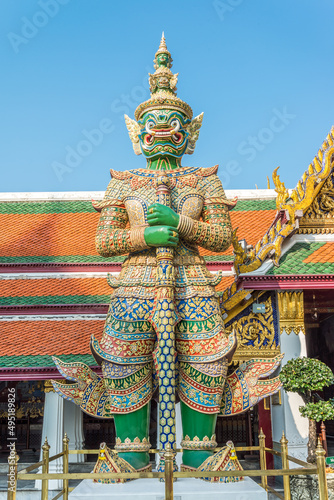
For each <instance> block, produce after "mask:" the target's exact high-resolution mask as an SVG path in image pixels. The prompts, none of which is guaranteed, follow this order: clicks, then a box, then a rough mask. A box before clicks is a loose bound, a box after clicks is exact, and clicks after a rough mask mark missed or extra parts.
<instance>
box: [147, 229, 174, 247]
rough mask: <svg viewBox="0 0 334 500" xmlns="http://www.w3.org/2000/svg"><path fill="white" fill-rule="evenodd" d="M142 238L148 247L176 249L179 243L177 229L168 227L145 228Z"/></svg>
mask: <svg viewBox="0 0 334 500" xmlns="http://www.w3.org/2000/svg"><path fill="white" fill-rule="evenodd" d="M144 238H145V242H146V244H147V245H148V246H150V247H176V245H177V244H178V242H179V234H178V232H177V229H175V227H170V226H153V227H146V228H145V232H144Z"/></svg>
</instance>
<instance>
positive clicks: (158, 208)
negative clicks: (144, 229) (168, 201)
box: [147, 203, 180, 227]
mask: <svg viewBox="0 0 334 500" xmlns="http://www.w3.org/2000/svg"><path fill="white" fill-rule="evenodd" d="M179 219H180V216H179V214H177V213H176V212H174V210H173V209H171V208H169V207H166V206H165V205H161V204H160V203H154V205H151V206H150V207H148V210H147V222H148V223H149V225H150V226H172V227H177V226H178V224H179Z"/></svg>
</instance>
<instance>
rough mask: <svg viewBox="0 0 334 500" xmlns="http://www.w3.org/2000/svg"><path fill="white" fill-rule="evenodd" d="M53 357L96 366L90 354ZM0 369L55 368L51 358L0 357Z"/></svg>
mask: <svg viewBox="0 0 334 500" xmlns="http://www.w3.org/2000/svg"><path fill="white" fill-rule="evenodd" d="M55 356H56V357H57V358H59V359H61V360H62V361H64V362H65V363H71V362H74V361H77V362H81V363H85V364H87V365H89V366H96V365H97V363H96V361H95V359H94V358H93V356H92V355H90V354H60V355H59V356H58V355H57V354H56V353H55ZM0 367H1V368H15V367H21V368H24V367H26V368H27V367H36V368H38V367H41V368H42V367H51V368H55V364H54V362H53V360H52V357H51V356H41V355H37V356H0Z"/></svg>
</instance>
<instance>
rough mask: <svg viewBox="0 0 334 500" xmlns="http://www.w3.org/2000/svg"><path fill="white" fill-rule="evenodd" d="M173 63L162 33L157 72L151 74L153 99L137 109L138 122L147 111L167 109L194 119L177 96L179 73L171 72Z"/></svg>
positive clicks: (155, 63)
mask: <svg viewBox="0 0 334 500" xmlns="http://www.w3.org/2000/svg"><path fill="white" fill-rule="evenodd" d="M163 56H165V57H163ZM172 62H173V59H172V57H171V55H170V52H169V51H168V49H167V45H166V40H165V36H164V33H162V37H161V41H160V45H159V49H158V50H157V52H156V54H155V58H154V69H155V72H154V73H153V75H151V74H150V73H149V84H150V91H151V98H150V99H148V100H147V101H144V102H143V103H141V104H140V105H139V106H138V107H137V109H136V111H135V118H136V120H137V121H138V120H140V118H141V117H142V115H143V114H144V113H145V112H146V111H149V110H151V109H166V108H167V109H175V110H176V111H181V112H182V113H184V114H185V115H186V116H187V118H189V120H191V119H192V117H193V111H192V109H191V107H190V106H189V104H187V103H186V102H184V101H182V100H181V99H180V98H179V97H177V96H176V84H177V77H178V73H176V74H173V73H172V72H171V70H170V68H171V67H172Z"/></svg>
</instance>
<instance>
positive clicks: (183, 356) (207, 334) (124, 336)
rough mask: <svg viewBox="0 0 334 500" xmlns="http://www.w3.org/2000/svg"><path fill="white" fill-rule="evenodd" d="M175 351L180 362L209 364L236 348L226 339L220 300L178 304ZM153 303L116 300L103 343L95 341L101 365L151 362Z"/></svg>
mask: <svg viewBox="0 0 334 500" xmlns="http://www.w3.org/2000/svg"><path fill="white" fill-rule="evenodd" d="M175 305H176V314H177V315H178V319H179V322H178V324H177V325H176V329H175V336H176V351H177V353H178V358H179V360H180V361H187V362H195V363H203V362H204V363H209V362H212V361H215V360H218V359H220V358H223V357H225V356H226V355H227V354H228V353H229V352H230V351H231V350H232V349H233V348H234V344H235V340H234V335H233V334H230V335H227V334H226V333H225V330H224V325H223V320H222V318H221V316H220V314H219V304H218V301H217V299H216V298H215V297H214V296H212V297H191V298H190V299H187V300H186V299H182V300H176V301H175ZM153 310H154V299H139V298H134V297H128V298H126V297H125V298H124V297H116V296H114V297H113V298H112V300H111V303H110V308H109V312H108V316H107V319H106V323H105V328H104V332H103V336H102V339H101V341H100V342H98V341H97V339H95V338H94V337H92V341H91V347H92V351H93V354H94V355H95V356H96V358H97V359H98V361H101V360H105V361H108V362H110V363H116V364H140V363H147V362H150V361H152V353H153V350H154V347H155V343H156V340H157V338H156V332H155V330H154V328H153V326H152V324H151V322H150V320H151V314H152V311H153Z"/></svg>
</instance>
